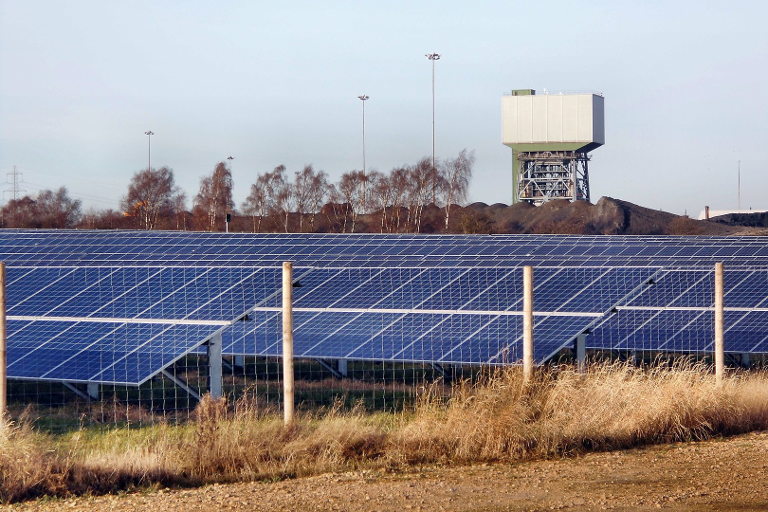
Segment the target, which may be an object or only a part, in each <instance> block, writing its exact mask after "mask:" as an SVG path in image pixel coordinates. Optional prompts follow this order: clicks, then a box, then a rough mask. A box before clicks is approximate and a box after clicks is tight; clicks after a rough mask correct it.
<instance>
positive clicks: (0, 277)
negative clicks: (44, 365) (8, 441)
mask: <svg viewBox="0 0 768 512" xmlns="http://www.w3.org/2000/svg"><path fill="white" fill-rule="evenodd" d="M6 347H7V339H6V329H5V263H2V262H0V428H1V427H2V426H4V425H5V423H4V422H5V419H6V415H7V413H8V373H7V366H8V365H7V359H6V358H7V354H8V352H7V349H6Z"/></svg>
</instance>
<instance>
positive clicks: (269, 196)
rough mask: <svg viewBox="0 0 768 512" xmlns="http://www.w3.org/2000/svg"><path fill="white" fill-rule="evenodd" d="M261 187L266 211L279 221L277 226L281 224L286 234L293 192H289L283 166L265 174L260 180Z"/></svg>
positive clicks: (289, 187)
mask: <svg viewBox="0 0 768 512" xmlns="http://www.w3.org/2000/svg"><path fill="white" fill-rule="evenodd" d="M262 186H263V188H264V199H265V202H266V205H267V206H266V208H267V211H268V212H269V214H270V216H275V217H277V218H278V219H280V220H279V221H278V222H277V224H278V225H279V224H282V228H283V230H284V231H285V232H286V233H287V232H288V220H289V219H290V213H291V206H292V202H293V190H291V188H292V186H291V184H290V183H289V182H288V179H287V177H286V173H285V166H284V165H278V166H277V167H275V168H274V169H273V170H272V172H268V173H266V174H265V175H264V178H263V180H262Z"/></svg>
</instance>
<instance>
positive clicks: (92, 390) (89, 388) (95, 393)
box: [85, 382, 100, 400]
mask: <svg viewBox="0 0 768 512" xmlns="http://www.w3.org/2000/svg"><path fill="white" fill-rule="evenodd" d="M85 391H86V393H88V397H89V398H90V399H91V400H98V399H99V396H100V395H99V383H98V382H89V383H88V384H87V385H86V386H85Z"/></svg>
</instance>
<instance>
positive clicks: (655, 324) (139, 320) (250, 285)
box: [8, 266, 768, 430]
mask: <svg viewBox="0 0 768 512" xmlns="http://www.w3.org/2000/svg"><path fill="white" fill-rule="evenodd" d="M40 270H41V269H36V268H25V269H21V270H18V269H17V270H16V271H14V272H13V273H12V276H13V279H10V280H9V282H8V293H9V296H10V297H12V298H13V300H14V301H15V302H13V307H12V308H9V315H11V316H10V317H9V321H10V322H11V324H12V325H10V326H9V334H10V336H9V337H10V345H9V352H10V353H11V355H12V356H13V355H14V354H21V355H22V356H23V357H22V358H21V359H13V357H12V358H11V366H10V368H12V369H14V372H15V373H13V372H12V373H11V374H10V379H11V380H10V381H9V408H10V412H11V415H21V414H24V411H25V410H26V411H27V412H26V414H28V415H33V416H35V417H36V418H39V420H38V423H39V424H40V425H41V426H43V427H44V428H46V429H50V430H57V429H65V430H66V429H71V428H76V427H77V426H80V425H84V424H108V425H115V424H120V425H144V424H149V423H153V422H168V421H171V422H183V421H186V420H188V419H189V418H191V417H192V416H193V414H194V408H195V406H196V405H197V403H198V401H199V399H200V397H201V396H202V395H204V394H205V393H207V392H209V391H211V390H213V389H217V390H218V389H220V393H221V394H222V395H223V396H225V397H226V398H227V400H229V401H230V402H231V403H233V404H234V403H235V402H237V401H241V402H242V401H247V402H248V403H249V404H250V405H251V406H255V407H257V408H261V409H263V410H264V411H273V410H274V411H278V410H279V409H280V406H281V403H282V401H283V386H282V384H283V373H282V372H283V369H282V361H281V355H282V346H281V340H282V315H281V312H280V296H281V295H280V289H279V279H280V274H279V270H278V269H263V268H258V269H257V268H252V269H245V270H244V269H239V270H238V271H237V272H231V271H217V272H215V273H213V274H212V273H211V272H210V269H204V268H200V269H194V270H190V269H183V270H179V271H172V270H167V269H165V270H163V269H154V270H147V269H144V270H142V271H140V272H139V271H135V270H131V271H130V272H134V273H135V274H136V275H135V276H133V277H131V278H130V279H128V278H127V277H126V276H128V274H127V273H126V272H123V271H122V270H119V269H104V268H102V269H100V270H98V271H94V272H92V273H90V274H86V273H82V275H80V277H77V276H75V273H76V272H77V270H76V269H75V270H73V269H69V270H62V269H56V270H45V269H43V270H42V271H43V272H48V273H52V274H51V275H50V276H48V275H47V274H46V277H44V279H49V280H51V282H52V283H54V284H55V283H60V284H61V280H62V279H64V278H66V279H74V280H75V281H76V280H77V279H81V280H83V279H84V280H86V281H87V280H89V279H90V281H88V283H90V285H89V286H86V287H85V288H84V289H83V290H81V291H80V293H78V294H76V295H73V296H71V297H69V296H67V295H66V293H67V289H68V288H67V287H66V286H64V287H59V288H56V287H54V288H47V287H46V288H43V289H42V290H39V291H36V292H35V293H34V294H32V295H29V291H28V290H26V289H24V288H23V287H22V286H20V285H21V284H23V283H24V282H25V280H24V276H27V277H28V278H29V277H31V276H34V275H35V273H36V272H39V271H40ZM158 273H160V274H161V275H164V276H168V279H158V280H155V281H153V279H152V276H154V275H159V274H158ZM131 275H132V274H131ZM40 276H42V274H40ZM40 276H38V277H40ZM67 276H69V277H67ZM118 276H119V277H118ZM111 279H119V283H120V284H119V285H118V284H115V282H114V281H110V280H111ZM73 282H74V281H73ZM25 290H26V291H25ZM724 292H725V295H724V296H725V321H724V323H725V343H726V345H725V347H726V348H725V350H726V353H727V359H726V364H727V366H730V367H747V366H763V365H764V364H765V361H766V359H765V357H764V354H765V353H767V352H768V270H766V269H760V268H751V269H743V268H739V269H726V272H725V290H724ZM533 293H534V340H535V341H534V344H535V352H534V357H535V360H536V363H537V364H539V365H550V366H552V365H561V364H574V363H577V362H579V361H578V360H579V359H580V358H581V356H580V351H579V345H580V344H581V348H582V349H583V354H584V355H585V356H584V357H585V358H586V360H587V361H588V362H589V361H592V362H596V361H606V360H611V361H615V360H620V361H627V362H628V363H631V364H638V365H650V364H666V363H669V362H671V361H673V360H675V359H676V358H679V357H687V358H690V359H691V360H692V361H703V362H705V363H710V362H711V361H712V357H713V355H712V354H713V339H714V320H713V314H714V272H713V269H701V268H692V269H686V268H674V269H673V268H658V267H567V266H561V267H540V268H535V269H534V290H533ZM46 294H49V295H48V296H47V295H46ZM522 295H523V294H522V270H521V268H520V267H481V268H478V267H450V268H441V267H420V268H410V267H405V268H374V267H366V268H313V267H305V268H304V267H299V268H296V269H295V274H294V279H293V299H294V300H293V311H294V313H293V315H294V324H293V333H294V351H295V355H296V359H295V367H294V374H295V401H296V404H297V409H298V411H299V412H311V411H317V410H322V409H323V408H330V407H344V408H352V407H358V408H362V409H365V410H368V411H403V410H408V409H409V408H412V407H413V406H414V405H415V404H416V402H417V401H418V400H419V397H420V396H421V395H422V394H423V393H424V390H426V389H429V390H430V392H431V393H439V394H441V395H443V396H445V397H449V396H450V394H451V389H452V385H453V384H454V383H456V382H461V381H465V380H467V379H469V380H472V379H478V378H481V377H482V376H483V375H487V374H488V373H489V372H492V371H493V369H494V368H498V367H503V366H507V365H514V364H519V363H520V360H521V358H522V335H523V334H522ZM86 297H87V298H88V301H85V298H86ZM126 297H131V300H128V299H127V298H126ZM221 302H229V304H222V303H221ZM54 303H55V307H51V304H54ZM95 303H98V304H97V306H96V307H95V311H96V312H99V311H102V312H103V311H111V313H110V316H108V317H103V316H99V315H98V314H93V312H91V310H88V309H87V308H88V307H90V308H91V309H94V306H93V304H95ZM233 303H237V304H242V303H248V304H250V306H249V307H248V308H246V309H242V308H240V306H237V305H235V306H233V305H232V304H233ZM89 304H90V305H89ZM141 304H145V306H144V307H143V308H141V307H140V305H141ZM146 304H149V306H146ZM46 307H47V308H48V309H47V310H46V309H45V308H46ZM25 308H27V310H25ZM238 308H240V309H242V311H240V310H239V309H238ZM14 311H15V312H16V313H17V316H13V314H14ZM20 311H21V312H25V311H26V313H25V314H18V313H19V312H20ZM73 312H77V314H78V315H79V316H77V317H74V316H72V315H73ZM146 312H154V313H156V314H154V313H152V314H149V315H145V316H144V317H142V313H146ZM67 315H69V316H67ZM228 315H229V316H228ZM54 317H55V318H54ZM225 317H227V318H229V320H228V321H223V320H222V318H225ZM40 322H44V323H46V325H48V327H47V330H44V331H43V332H47V333H49V335H48V338H45V339H40V338H39V336H40V334H39V333H40V332H41V331H39V330H38V331H35V330H34V329H32V328H31V325H32V324H34V323H40ZM120 322H123V323H124V324H125V325H126V326H127V327H120V326H118V327H115V326H114V325H113V324H116V323H118V324H119V323H120ZM184 322H186V323H184ZM206 322H207V323H206ZM70 324H77V325H78V326H79V327H75V326H73V325H70ZM179 324H181V325H183V326H184V327H185V328H186V329H185V330H184V331H183V332H175V333H174V335H173V336H170V335H169V334H167V333H168V332H169V329H171V328H175V327H178V325H179ZM208 324H210V325H208ZM62 325H67V326H68V328H65V329H61V326H62ZM94 326H95V327H94ZM94 328H95V329H96V334H95V336H96V338H95V339H94V338H93V336H94V334H93V333H94ZM100 329H101V330H100ZM104 329H106V331H104V332H102V330H104ZM25 331H28V332H29V333H33V332H34V333H37V336H38V338H35V337H34V336H31V335H30V336H28V337H24V336H23V334H24V332H25ZM50 333H52V334H50ZM163 333H166V334H165V335H163ZM88 336H91V337H90V338H89V337H88ZM142 336H143V337H142ZM213 340H217V341H216V343H220V350H221V356H219V355H218V352H211V349H210V347H209V345H211V344H212V343H213ZM73 346H78V347H79V346H87V347H89V350H88V351H83V352H78V353H77V354H73V353H72V347H73ZM14 351H16V352H14ZM22 360H26V361H27V364H26V365H22V364H19V363H18V362H20V361H22ZM15 361H17V362H16V363H15ZM14 364H15V365H16V366H14ZM67 364H79V365H80V366H79V367H78V366H76V367H75V368H74V370H73V369H72V368H67ZM46 365H47V366H46ZM42 367H45V368H46V373H44V374H43V375H46V376H47V377H46V378H45V379H40V378H35V373H34V372H35V371H38V374H39V370H40V368H42ZM49 367H50V368H51V369H57V368H61V369H62V370H61V371H64V370H67V371H80V370H81V369H87V370H88V371H89V372H91V370H92V368H98V369H99V372H96V373H93V372H91V373H90V374H89V375H99V376H101V377H100V378H98V379H95V378H94V379H90V380H89V379H70V380H67V379H56V378H55V377H52V376H54V375H56V373H55V372H53V373H50V371H51V370H48V368H49ZM105 368H113V370H112V371H111V373H110V372H107V373H105V372H104V369H105ZM114 368H120V369H121V370H120V371H117V370H114ZM22 370H23V371H27V372H28V373H29V375H28V376H24V375H23V371H22ZM57 371H58V370H57ZM86 373H87V372H86ZM105 375H109V376H111V377H112V378H111V380H110V379H108V378H104V376H105ZM219 375H220V377H219ZM125 376H136V382H129V380H130V379H128V378H126V377H125ZM118 377H122V378H118Z"/></svg>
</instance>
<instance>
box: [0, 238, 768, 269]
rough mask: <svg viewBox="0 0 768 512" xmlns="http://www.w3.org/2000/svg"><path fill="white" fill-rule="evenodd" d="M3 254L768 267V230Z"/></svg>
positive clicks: (108, 241) (69, 243)
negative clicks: (737, 234) (739, 233)
mask: <svg viewBox="0 0 768 512" xmlns="http://www.w3.org/2000/svg"><path fill="white" fill-rule="evenodd" d="M0 260H3V261H6V262H7V263H12V264H33V265H65V264H70V265H114V264H115V262H116V261H119V262H120V263H121V264H124V265H131V264H132V265H203V266H227V265H246V266H247V265H251V266H255V265H277V264H279V263H280V262H282V261H285V260H292V261H294V262H295V263H297V264H302V265H314V266H338V267H344V266H382V267H394V266H398V267H402V266H517V265H524V264H525V265H527V264H531V265H537V266H542V265H560V264H565V263H570V264H578V265H589V266H604V265H638V266H649V265H650V266H666V267H671V266H703V265H711V264H713V263H714V262H716V261H724V262H727V263H728V264H729V265H738V266H755V265H759V266H764V267H768V244H766V243H765V239H764V237H658V236H576V235H489V236H477V235H440V236H430V235H391V234H388V235H384V234H382V235H375V234H349V235H329V234H283V235H278V234H249V233H236V234H222V233H186V232H126V231H109V232H93V231H30V230H27V231H24V230H22V231H14V230H6V231H2V232H0Z"/></svg>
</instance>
